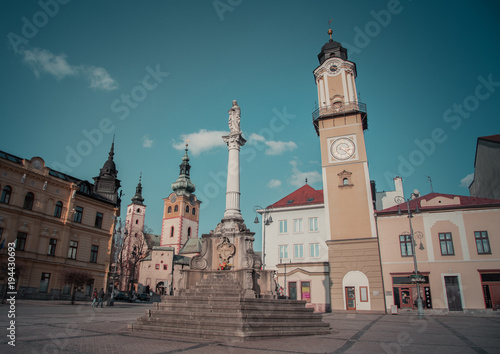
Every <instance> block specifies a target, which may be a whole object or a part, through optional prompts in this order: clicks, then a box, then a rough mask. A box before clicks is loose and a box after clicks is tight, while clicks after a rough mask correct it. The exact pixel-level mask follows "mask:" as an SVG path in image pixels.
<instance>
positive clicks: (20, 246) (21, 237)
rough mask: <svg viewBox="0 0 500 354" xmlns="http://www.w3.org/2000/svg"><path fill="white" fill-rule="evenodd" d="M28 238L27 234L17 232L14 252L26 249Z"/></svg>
mask: <svg viewBox="0 0 500 354" xmlns="http://www.w3.org/2000/svg"><path fill="white" fill-rule="evenodd" d="M27 238H28V234H27V233H25V232H18V233H17V239H16V250H17V251H24V249H25V248H26V239H27Z"/></svg>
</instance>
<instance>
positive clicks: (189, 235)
mask: <svg viewBox="0 0 500 354" xmlns="http://www.w3.org/2000/svg"><path fill="white" fill-rule="evenodd" d="M188 237H191V228H190V227H188Z"/></svg>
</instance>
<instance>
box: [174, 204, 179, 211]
mask: <svg viewBox="0 0 500 354" xmlns="http://www.w3.org/2000/svg"><path fill="white" fill-rule="evenodd" d="M178 211H179V206H178V205H176V206H174V213H177V212H178Z"/></svg>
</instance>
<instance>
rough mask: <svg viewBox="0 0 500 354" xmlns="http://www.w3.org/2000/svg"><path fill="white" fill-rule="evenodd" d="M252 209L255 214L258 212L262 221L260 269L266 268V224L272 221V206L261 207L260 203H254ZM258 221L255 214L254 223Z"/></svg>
mask: <svg viewBox="0 0 500 354" xmlns="http://www.w3.org/2000/svg"><path fill="white" fill-rule="evenodd" d="M253 211H254V212H255V214H257V213H259V214H261V215H262V222H263V223H264V224H263V226H262V269H266V226H269V225H271V223H272V222H273V218H272V216H271V211H272V208H270V207H267V208H262V207H261V206H260V205H256V206H254V207H253ZM258 223H259V217H258V216H257V215H255V220H254V224H258Z"/></svg>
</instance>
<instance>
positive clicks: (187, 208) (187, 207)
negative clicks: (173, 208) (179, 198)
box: [186, 205, 189, 214]
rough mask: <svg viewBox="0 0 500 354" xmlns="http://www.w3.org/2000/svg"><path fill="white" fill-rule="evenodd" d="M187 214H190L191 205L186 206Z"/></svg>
mask: <svg viewBox="0 0 500 354" xmlns="http://www.w3.org/2000/svg"><path fill="white" fill-rule="evenodd" d="M186 213H188V214H189V205H186Z"/></svg>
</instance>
